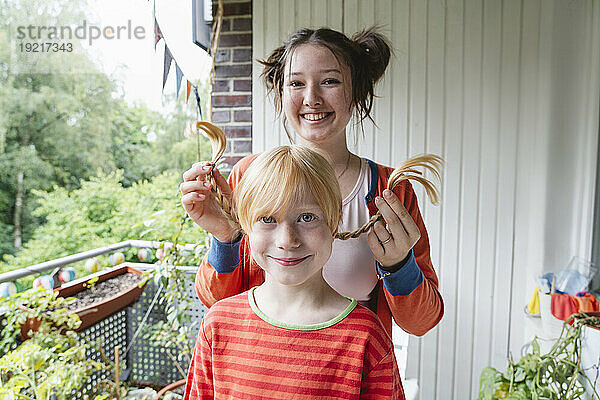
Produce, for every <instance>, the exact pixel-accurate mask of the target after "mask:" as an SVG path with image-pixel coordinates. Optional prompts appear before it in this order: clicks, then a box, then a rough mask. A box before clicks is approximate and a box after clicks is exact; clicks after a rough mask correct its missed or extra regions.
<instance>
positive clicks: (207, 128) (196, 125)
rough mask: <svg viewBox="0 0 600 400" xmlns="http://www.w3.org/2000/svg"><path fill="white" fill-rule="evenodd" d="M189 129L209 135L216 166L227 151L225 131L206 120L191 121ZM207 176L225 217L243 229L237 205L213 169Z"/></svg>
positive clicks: (235, 226) (213, 162)
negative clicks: (226, 194)
mask: <svg viewBox="0 0 600 400" xmlns="http://www.w3.org/2000/svg"><path fill="white" fill-rule="evenodd" d="M188 129H196V130H202V131H204V133H206V136H208V139H209V140H210V145H211V147H212V155H213V158H212V161H211V162H210V165H211V166H212V167H213V168H214V166H215V165H217V163H218V162H219V160H220V159H221V157H222V156H223V153H224V152H225V146H226V144H227V139H226V138H225V133H224V132H223V131H222V130H221V129H220V128H219V127H217V126H216V125H213V124H211V123H210V122H206V121H196V122H192V123H190V125H189V127H188ZM207 178H208V181H209V182H210V184H211V192H212V193H213V195H214V196H215V200H216V202H217V203H218V204H219V206H221V208H222V209H223V212H224V214H225V217H226V218H227V220H228V221H229V223H230V224H231V225H232V227H233V228H236V229H239V230H241V229H242V227H241V226H240V223H239V221H238V218H237V214H236V213H235V207H234V205H233V204H232V203H231V202H230V201H229V199H228V198H227V196H225V195H224V194H223V192H222V191H221V188H220V187H219V186H218V185H217V181H216V180H215V177H214V176H213V174H212V170H211V173H210V174H207Z"/></svg>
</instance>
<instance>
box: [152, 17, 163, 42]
mask: <svg viewBox="0 0 600 400" xmlns="http://www.w3.org/2000/svg"><path fill="white" fill-rule="evenodd" d="M162 38H163V35H162V32H161V31H160V27H159V26H158V21H156V18H154V50H156V44H157V43H158V42H160V39H162Z"/></svg>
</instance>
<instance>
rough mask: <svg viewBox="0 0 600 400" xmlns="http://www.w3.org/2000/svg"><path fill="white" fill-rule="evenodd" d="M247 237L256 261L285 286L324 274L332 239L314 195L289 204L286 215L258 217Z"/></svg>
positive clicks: (301, 282) (294, 284)
mask: <svg viewBox="0 0 600 400" xmlns="http://www.w3.org/2000/svg"><path fill="white" fill-rule="evenodd" d="M248 237H249V240H250V249H251V253H252V257H253V258H254V260H255V261H256V263H257V264H258V265H259V266H260V267H261V268H262V269H264V270H265V272H266V273H267V274H269V275H270V276H271V278H272V279H273V281H275V282H278V283H279V284H282V285H286V286H297V285H301V284H303V283H305V282H307V281H308V280H310V279H311V278H314V277H315V276H316V274H317V273H318V274H321V270H322V269H323V265H325V263H326V262H327V260H329V257H330V256H331V245H332V243H333V235H332V233H331V231H330V230H329V226H328V225H327V221H326V220H325V216H324V214H323V212H322V211H321V209H320V208H319V206H318V204H317V203H316V201H315V199H314V198H313V197H312V196H311V197H309V198H307V199H304V201H301V202H298V203H297V204H289V205H288V207H287V209H286V212H285V214H283V215H279V216H272V217H262V218H260V219H259V220H258V221H255V222H254V223H253V224H252V229H251V232H249V233H248Z"/></svg>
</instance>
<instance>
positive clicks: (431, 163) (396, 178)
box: [190, 121, 444, 240]
mask: <svg viewBox="0 0 600 400" xmlns="http://www.w3.org/2000/svg"><path fill="white" fill-rule="evenodd" d="M194 128H195V129H197V130H198V129H199V130H202V131H204V132H205V133H206V135H207V136H208V138H209V140H210V144H211V146H212V152H213V159H212V161H211V165H212V166H215V165H216V164H217V162H219V160H220V159H221V156H222V155H223V153H224V152H225V145H226V138H225V133H223V131H222V130H221V129H220V128H218V127H217V126H215V125H213V124H211V123H210V122H205V121H198V122H192V123H191V124H190V129H194ZM443 165H444V160H443V159H442V157H440V156H438V155H435V154H422V155H420V156H416V157H412V158H409V159H408V160H406V161H404V162H403V163H402V164H400V166H399V167H398V168H396V169H395V170H394V171H393V172H392V174H391V175H390V177H389V179H388V184H387V188H388V189H390V190H392V189H393V188H394V187H395V186H396V185H397V184H398V183H400V182H402V181H404V180H413V181H416V182H419V183H420V184H421V185H423V186H424V187H425V192H426V193H427V195H428V196H429V200H430V201H431V203H433V204H438V203H439V199H440V193H439V190H438V188H437V187H436V185H435V184H434V183H433V182H432V181H431V180H429V179H427V178H425V177H424V176H423V172H421V171H419V170H418V169H416V168H423V169H424V170H427V171H429V172H431V173H432V174H433V176H435V178H436V179H437V180H438V181H441V170H442V167H443ZM207 176H208V179H209V180H210V183H211V185H212V188H211V191H212V193H213V194H214V195H215V199H216V201H217V203H218V204H219V205H220V206H221V208H222V209H223V211H224V213H225V216H226V217H227V219H228V220H229V222H230V223H231V224H232V226H233V227H235V228H237V229H240V230H241V229H242V228H241V226H240V223H239V221H238V218H237V215H236V213H235V207H234V205H233V204H231V203H230V202H229V200H228V199H227V197H226V196H225V195H224V194H223V192H221V189H220V188H219V187H218V185H217V183H216V181H215V178H214V177H213V175H212V173H211V174H210V175H207ZM380 218H381V213H380V212H379V211H378V212H377V213H376V214H375V215H373V216H372V217H371V218H370V219H369V221H368V222H367V223H366V224H365V225H363V226H362V227H360V228H358V229H357V230H355V231H353V232H338V233H336V235H335V237H336V238H337V239H340V240H348V239H352V238H357V237H359V236H360V235H362V234H363V233H365V232H368V231H369V230H370V229H371V228H372V227H373V225H375V222H377V221H378V220H379V219H380Z"/></svg>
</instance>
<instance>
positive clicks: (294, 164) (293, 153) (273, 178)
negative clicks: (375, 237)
mask: <svg viewBox="0 0 600 400" xmlns="http://www.w3.org/2000/svg"><path fill="white" fill-rule="evenodd" d="M194 127H195V129H197V130H198V129H201V130H203V131H204V132H206V134H207V135H208V138H209V139H210V141H211V144H212V146H213V147H212V148H213V160H212V161H211V164H212V165H215V164H216V163H217V162H218V161H219V159H220V158H221V156H222V154H223V152H224V151H225V141H226V139H225V134H224V133H223V131H222V130H221V129H219V128H218V127H217V126H215V125H213V124H211V123H210V122H193V123H192V124H191V125H190V128H191V129H193V128H194ZM257 162H258V164H257ZM255 164H256V166H255ZM443 164H444V160H443V159H442V158H441V157H440V156H438V155H435V154H423V155H420V156H416V157H412V158H409V159H408V160H406V161H404V162H403V163H402V164H400V166H399V167H398V168H396V169H395V170H394V171H393V172H392V174H391V175H390V177H389V179H388V184H387V188H388V189H390V190H391V189H393V188H394V186H396V185H397V184H398V183H400V182H401V181H403V180H413V181H416V182H419V183H420V184H422V185H423V186H424V187H425V191H426V193H427V195H428V196H429V199H430V201H431V202H432V203H433V204H437V203H439V198H440V195H439V190H438V188H437V187H436V185H435V184H434V183H433V182H431V181H430V180H429V179H427V178H425V177H424V176H423V173H422V172H421V171H419V170H417V169H415V168H416V167H420V168H424V169H425V170H428V171H430V172H431V173H432V174H433V175H434V176H435V177H436V179H437V180H438V181H441V172H440V171H441V169H442V166H443ZM282 176H287V177H288V178H287V179H286V178H283V179H282V178H281V177H282ZM209 180H210V181H211V183H212V192H213V194H214V195H215V198H216V200H217V203H219V204H220V205H221V208H222V209H223V211H224V212H225V215H226V216H227V218H228V219H229V221H230V223H231V224H232V225H233V226H234V227H237V228H238V229H243V230H245V231H246V232H248V230H247V229H249V227H250V225H251V223H252V222H253V221H255V220H256V219H258V218H261V217H266V216H272V215H277V214H279V213H282V212H284V211H285V207H286V206H287V205H288V204H289V202H290V201H294V200H296V199H301V198H303V197H301V196H305V195H307V194H308V193H311V194H312V195H313V196H314V197H315V200H316V201H317V203H318V204H319V207H320V208H321V210H322V211H323V212H324V213H325V214H326V215H328V217H327V221H328V225H329V227H330V229H331V231H332V233H334V234H335V237H336V238H337V239H340V240H347V239H351V238H356V237H359V236H360V235H362V234H363V233H365V232H368V231H369V230H370V229H371V228H372V227H373V225H374V224H375V222H377V220H379V219H380V218H381V213H380V212H379V211H378V212H377V213H376V214H375V215H373V216H372V217H371V218H370V219H369V221H368V222H367V223H366V224H365V225H363V226H362V227H360V228H358V229H357V230H355V231H353V232H337V227H338V224H339V221H340V219H341V194H340V189H339V184H338V181H337V178H336V177H335V173H334V172H333V169H332V168H331V166H330V165H329V163H328V162H327V160H325V159H324V158H323V157H322V156H321V155H319V154H318V153H316V152H314V151H312V150H309V149H307V148H304V147H299V146H282V147H278V148H276V149H274V150H271V151H269V152H266V153H263V154H261V155H260V156H258V157H257V158H256V160H254V162H252V164H251V165H250V167H249V168H248V170H247V171H246V172H245V173H244V176H243V177H242V180H241V181H240V183H239V184H238V188H239V185H242V183H243V185H244V186H246V187H245V188H243V189H238V188H236V194H235V199H236V204H237V207H238V212H237V213H236V212H235V211H234V210H233V207H232V206H231V204H230V203H229V201H228V200H227V198H226V197H225V196H224V195H223V194H222V193H221V191H220V189H219V187H218V186H217V185H216V182H215V179H214V177H213V176H212V174H210V176H209ZM238 190H240V193H241V191H242V190H243V191H244V194H243V195H242V194H238ZM257 193H261V194H262V196H269V199H270V200H271V202H268V201H264V197H262V196H261V199H258V197H259V196H256V194H257ZM336 196H339V209H338V211H337V213H338V214H337V217H336V216H335V215H336V214H335V213H336V211H335V210H334V208H336V207H337V206H335V205H334V203H336V204H337V202H338V200H337V199H335V200H334V197H336ZM261 200H262V201H261ZM238 202H240V203H241V204H243V206H241V205H240V204H239V203H238ZM261 205H262V207H261ZM242 208H244V210H242ZM240 211H241V213H240ZM240 214H241V215H244V217H243V218H244V222H243V225H245V226H243V225H242V224H241V221H240V220H241V219H242V218H241V215H240ZM238 216H239V217H240V218H238ZM336 218H337V219H336ZM336 232H337V233H336Z"/></svg>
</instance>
